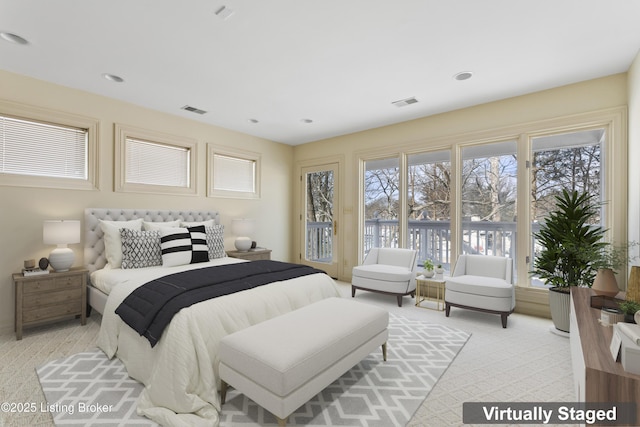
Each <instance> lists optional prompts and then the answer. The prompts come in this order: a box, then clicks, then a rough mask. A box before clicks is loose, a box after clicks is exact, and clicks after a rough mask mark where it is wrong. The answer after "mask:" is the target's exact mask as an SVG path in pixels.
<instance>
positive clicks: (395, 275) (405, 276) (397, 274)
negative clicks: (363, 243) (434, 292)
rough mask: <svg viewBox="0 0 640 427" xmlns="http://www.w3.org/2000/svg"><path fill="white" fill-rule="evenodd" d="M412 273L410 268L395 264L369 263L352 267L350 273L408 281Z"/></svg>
mask: <svg viewBox="0 0 640 427" xmlns="http://www.w3.org/2000/svg"><path fill="white" fill-rule="evenodd" d="M412 273H413V272H412V271H411V270H407V269H406V268H404V267H398V266H395V265H384V264H370V265H359V266H357V267H354V268H353V273H352V275H353V276H356V277H361V278H364V279H375V280H382V281H385V282H408V281H409V280H411V275H412Z"/></svg>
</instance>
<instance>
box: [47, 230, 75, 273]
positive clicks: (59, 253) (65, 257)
mask: <svg viewBox="0 0 640 427" xmlns="http://www.w3.org/2000/svg"><path fill="white" fill-rule="evenodd" d="M42 240H43V241H44V243H45V244H47V245H57V246H58V247H57V248H55V249H54V250H53V251H51V253H50V254H49V265H51V267H52V268H53V269H54V270H55V271H67V270H69V268H71V266H72V265H73V261H74V259H75V256H74V254H73V251H72V250H71V249H69V248H68V247H67V245H68V244H71V243H80V221H78V220H50V221H45V222H44V224H43V226H42Z"/></svg>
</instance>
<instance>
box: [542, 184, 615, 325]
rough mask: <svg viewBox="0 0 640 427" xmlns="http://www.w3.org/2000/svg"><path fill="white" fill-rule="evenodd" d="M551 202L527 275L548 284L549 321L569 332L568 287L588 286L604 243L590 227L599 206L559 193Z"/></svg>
mask: <svg viewBox="0 0 640 427" xmlns="http://www.w3.org/2000/svg"><path fill="white" fill-rule="evenodd" d="M555 201H556V207H555V210H554V211H552V212H551V213H550V214H549V216H548V217H547V219H546V220H545V221H544V222H543V223H542V224H541V226H540V231H538V232H537V233H534V237H535V238H536V240H537V243H538V244H539V245H540V246H541V247H542V249H541V251H540V252H539V253H538V254H537V256H536V259H535V263H534V268H533V270H532V271H531V273H532V274H533V275H536V276H538V277H539V278H540V279H541V280H543V281H545V282H546V283H547V284H549V285H551V288H550V289H549V308H550V310H551V319H552V320H553V323H554V325H555V327H556V329H558V330H560V331H564V332H569V330H570V328H569V298H570V288H571V286H588V287H590V286H591V284H592V283H593V279H594V278H595V275H596V271H597V266H596V265H595V261H596V260H597V259H599V258H598V255H597V254H598V253H599V252H600V251H601V249H602V248H604V247H606V246H607V243H606V242H604V241H603V240H602V238H603V236H604V233H605V230H604V229H603V228H602V227H600V226H598V225H594V224H593V223H594V222H595V217H596V215H597V213H598V207H599V203H598V202H597V201H596V199H595V196H593V195H590V194H588V193H580V192H578V191H568V190H563V191H562V194H560V195H557V196H556V197H555Z"/></svg>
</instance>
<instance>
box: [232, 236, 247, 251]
mask: <svg viewBox="0 0 640 427" xmlns="http://www.w3.org/2000/svg"><path fill="white" fill-rule="evenodd" d="M234 245H235V246H236V249H237V250H238V251H239V252H247V251H248V250H249V249H251V239H250V238H248V237H237V238H236V241H235V242H234Z"/></svg>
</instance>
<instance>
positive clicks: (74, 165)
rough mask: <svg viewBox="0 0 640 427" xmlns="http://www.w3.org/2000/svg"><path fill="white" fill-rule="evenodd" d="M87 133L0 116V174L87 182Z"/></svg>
mask: <svg viewBox="0 0 640 427" xmlns="http://www.w3.org/2000/svg"><path fill="white" fill-rule="evenodd" d="M87 150H88V130H87V129H80V128H74V127H68V126H61V125H54V124H49V123H44V122H36V121H30V120H23V119H18V118H13V117H6V116H0V172H1V173H6V174H15V175H31V176H41V177H52V178H73V179H79V180H86V179H88V159H87Z"/></svg>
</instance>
